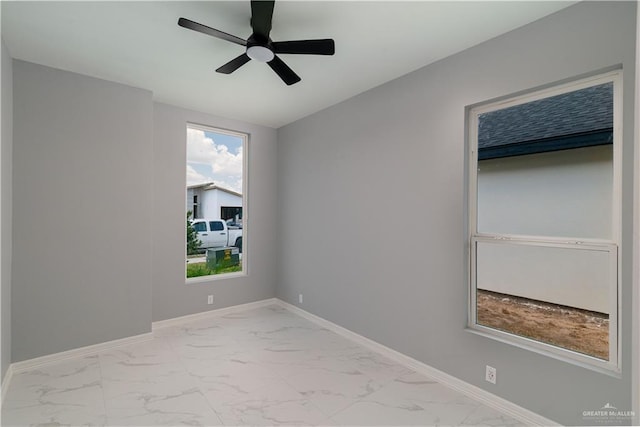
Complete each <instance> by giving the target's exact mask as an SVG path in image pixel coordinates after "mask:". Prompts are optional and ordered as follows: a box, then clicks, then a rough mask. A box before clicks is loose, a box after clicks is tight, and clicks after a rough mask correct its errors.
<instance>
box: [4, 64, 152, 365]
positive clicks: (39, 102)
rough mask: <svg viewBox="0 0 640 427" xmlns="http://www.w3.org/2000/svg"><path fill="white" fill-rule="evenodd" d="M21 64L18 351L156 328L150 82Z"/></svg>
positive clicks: (16, 179) (22, 355)
mask: <svg viewBox="0 0 640 427" xmlns="http://www.w3.org/2000/svg"><path fill="white" fill-rule="evenodd" d="M13 71H14V74H13V78H14V142H15V144H14V157H13V162H14V163H13V171H14V174H13V195H14V204H13V208H14V210H13V227H14V228H13V232H14V236H19V237H20V238H19V239H14V242H13V288H12V291H13V298H12V304H13V307H12V308H13V316H12V320H13V324H12V339H13V361H14V362H17V361H21V360H25V359H30V358H34V357H38V356H42V355H46V354H50V353H56V352H60V351H64V350H68V349H73V348H77V347H82V346H86V345H91V344H96V343H100V342H104V341H110V340H114V339H118V338H123V337H128V336H132V335H137V334H141V333H145V332H149V331H150V330H151V221H149V216H150V211H151V210H150V206H151V202H152V199H151V192H150V189H151V188H152V185H153V180H152V177H153V167H152V160H153V146H152V132H153V128H152V111H153V110H152V99H151V93H150V92H148V91H145V90H140V89H136V88H131V87H127V86H123V85H120V84H115V83H110V82H106V81H104V80H98V79H94V78H91V77H87V76H82V75H79V74H74V73H69V72H65V71H60V70H55V69H52V68H48V67H44V66H40V65H35V64H31V63H27V62H22V61H14V70H13Z"/></svg>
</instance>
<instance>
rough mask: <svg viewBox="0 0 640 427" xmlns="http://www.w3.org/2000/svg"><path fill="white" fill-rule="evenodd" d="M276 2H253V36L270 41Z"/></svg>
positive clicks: (253, 0)
mask: <svg viewBox="0 0 640 427" xmlns="http://www.w3.org/2000/svg"><path fill="white" fill-rule="evenodd" d="M274 4H275V1H256V0H252V1H251V28H253V35H254V36H259V38H264V41H266V40H269V33H271V19H272V18H273V6H274Z"/></svg>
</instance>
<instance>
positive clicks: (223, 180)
mask: <svg viewBox="0 0 640 427" xmlns="http://www.w3.org/2000/svg"><path fill="white" fill-rule="evenodd" d="M242 142H243V140H242V138H240V137H237V136H231V135H226V134H222V133H217V132H212V131H203V130H201V129H195V128H188V129H187V185H193V184H201V183H204V182H214V183H216V185H219V186H220V187H224V188H228V189H230V190H233V191H237V192H239V193H242V165H243V161H242V160H243V159H242V156H243V147H242Z"/></svg>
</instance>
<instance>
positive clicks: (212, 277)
mask: <svg viewBox="0 0 640 427" xmlns="http://www.w3.org/2000/svg"><path fill="white" fill-rule="evenodd" d="M239 277H247V273H246V272H244V271H238V272H235V273H225V274H212V275H210V276H200V277H191V278H187V279H185V280H186V282H185V283H186V284H187V285H192V284H197V283H207V282H217V281H219V280H227V279H236V278H239Z"/></svg>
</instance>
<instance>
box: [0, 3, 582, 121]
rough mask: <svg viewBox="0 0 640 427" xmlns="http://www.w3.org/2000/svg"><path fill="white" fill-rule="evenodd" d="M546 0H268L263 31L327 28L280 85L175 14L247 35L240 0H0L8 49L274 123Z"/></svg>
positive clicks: (297, 33) (302, 32)
mask: <svg viewBox="0 0 640 427" xmlns="http://www.w3.org/2000/svg"><path fill="white" fill-rule="evenodd" d="M572 3H574V2H554V1H533V2H524V1H513V2H512V1H501V2H485V1H472V2H462V1H445V2H436V1H414V2H398V1H376V2H364V1H355V2H351V1H333V2H328V1H326V2H325V1H320V2H315V1H276V5H275V11H274V17H273V30H272V32H271V38H272V39H273V40H274V41H280V40H299V39H311V38H333V39H334V40H335V42H336V54H335V55H334V56H306V55H304V56H303V55H282V56H281V57H282V59H283V60H284V61H285V62H286V63H287V64H288V65H289V66H290V67H291V68H292V69H293V70H294V71H295V72H296V73H297V74H298V75H300V76H301V77H302V81H301V82H300V83H297V84H295V85H293V86H286V85H285V84H284V83H283V82H282V81H281V80H280V79H279V78H278V76H277V75H276V74H275V73H274V72H273V71H272V70H271V69H270V68H269V67H268V66H267V65H266V64H262V63H258V62H255V61H251V62H249V63H248V64H247V65H245V66H244V67H242V68H240V69H239V70H238V71H236V72H235V73H233V74H231V75H223V74H218V73H216V72H215V71H214V70H215V69H216V68H218V67H219V66H220V65H222V64H224V63H226V62H227V61H229V60H231V59H233V58H235V57H236V56H238V55H240V54H241V53H242V52H243V48H242V47H241V46H238V45H235V44H232V43H229V42H226V41H223V40H219V39H216V38H213V37H209V36H206V35H204V34H200V33H197V32H194V31H189V30H186V29H184V28H181V27H179V26H178V25H177V21H178V18H179V17H185V18H188V19H191V20H194V21H197V22H200V23H202V24H205V25H207V26H210V27H214V28H216V29H219V30H222V31H224V32H227V33H231V34H234V35H237V36H239V37H241V38H247V37H248V36H249V35H250V34H251V29H250V26H249V18H250V13H251V12H250V5H249V1H248V0H247V1H232V2H220V1H213V2H210V1H195V2H190V1H189V2H187V1H180V2H160V1H146V2H127V1H111V2H93V1H72V2H51V1H46V2H32V1H15V2H11V1H2V3H1V7H2V36H3V38H4V40H5V43H6V45H7V47H8V48H9V52H10V53H11V56H13V57H14V58H17V59H22V60H26V61H30V62H35V63H39V64H44V65H47V66H51V67H55V68H60V69H64V70H69V71H74V72H78V73H82V74H86V75H90V76H94V77H98V78H102V79H106V80H111V81H115V82H119V83H124V84H127V85H131V86H136V87H140V88H145V89H149V90H151V91H153V94H154V99H155V100H157V101H160V102H166V103H169V104H173V105H176V106H181V107H185V108H190V109H194V110H198V111H202V112H207V113H212V114H216V115H220V116H224V117H229V118H234V119H240V120H245V121H248V122H252V123H257V124H262V125H267V126H271V127H275V128H277V127H280V126H282V125H285V124H287V123H291V122H293V121H295V120H297V119H299V118H302V117H304V116H307V115H309V114H312V113H314V112H316V111H319V110H321V109H323V108H326V107H328V106H330V105H333V104H336V103H338V102H340V101H342V100H345V99H347V98H350V97H352V96H354V95H356V94H358V93H361V92H363V91H365V90H367V89H370V88H372V87H375V86H378V85H380V84H382V83H384V82H387V81H389V80H392V79H394V78H396V77H399V76H401V75H404V74H407V73H409V72H411V71H413V70H416V69H418V68H420V67H422V66H424V65H427V64H429V63H432V62H434V61H437V60H438V59H441V58H444V57H447V56H449V55H451V54H454V53H456V52H459V51H461V50H464V49H466V48H468V47H471V46H473V45H476V44H478V43H481V42H483V41H485V40H488V39H490V38H492V37H495V36H497V35H499V34H502V33H505V32H507V31H509V30H512V29H514V28H517V27H520V26H522V25H525V24H527V23H529V22H531V21H534V20H536V19H539V18H541V17H543V16H545V15H548V14H550V13H553V12H556V11H558V10H560V9H562V8H564V7H567V6H569V5H570V4H572Z"/></svg>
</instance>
